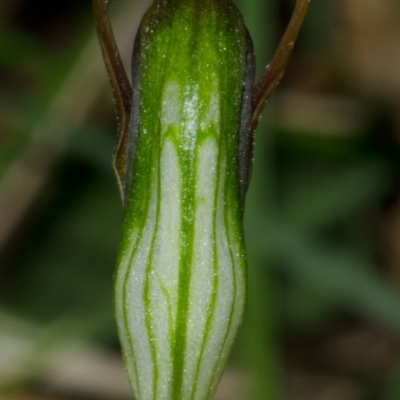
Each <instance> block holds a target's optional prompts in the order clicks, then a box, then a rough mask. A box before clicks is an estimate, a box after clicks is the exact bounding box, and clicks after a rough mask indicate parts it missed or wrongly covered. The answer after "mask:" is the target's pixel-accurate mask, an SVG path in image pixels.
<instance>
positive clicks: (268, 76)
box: [251, 0, 310, 133]
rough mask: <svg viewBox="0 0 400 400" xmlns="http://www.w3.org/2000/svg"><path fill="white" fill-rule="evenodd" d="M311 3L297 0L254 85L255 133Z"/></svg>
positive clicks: (253, 126)
mask: <svg viewBox="0 0 400 400" xmlns="http://www.w3.org/2000/svg"><path fill="white" fill-rule="evenodd" d="M309 3H310V0H297V1H296V5H295V8H294V11H293V14H292V17H291V19H290V22H289V24H288V27H287V28H286V31H285V34H284V35H283V37H282V39H281V41H280V43H279V46H278V48H277V50H276V51H275V54H274V56H273V57H272V60H271V62H270V63H269V64H268V65H267V67H266V69H265V72H264V75H263V76H262V77H261V79H260V80H259V81H258V83H257V84H256V85H255V86H254V89H253V100H252V113H253V116H252V122H251V131H252V132H253V133H254V131H255V130H256V128H257V124H258V121H259V120H260V117H261V113H262V111H263V110H264V107H265V105H266V104H267V101H268V99H269V97H270V96H271V94H272V92H273V91H274V89H275V88H276V86H277V85H278V84H279V82H280V80H281V78H282V75H283V73H284V71H285V68H286V65H287V63H288V61H289V58H290V55H291V54H292V50H293V46H294V43H295V42H296V39H297V36H298V34H299V30H300V28H301V25H302V24H303V21H304V17H305V15H306V12H307V8H308V5H309Z"/></svg>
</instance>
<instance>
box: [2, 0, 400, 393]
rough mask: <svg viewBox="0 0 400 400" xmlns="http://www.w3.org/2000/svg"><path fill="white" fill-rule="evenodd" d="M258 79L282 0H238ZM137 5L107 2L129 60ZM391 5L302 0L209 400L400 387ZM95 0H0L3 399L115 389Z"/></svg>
mask: <svg viewBox="0 0 400 400" xmlns="http://www.w3.org/2000/svg"><path fill="white" fill-rule="evenodd" d="M236 3H237V5H238V7H239V8H240V9H241V11H242V13H243V15H244V17H245V20H246V23H247V25H248V27H249V30H250V32H251V34H252V36H253V40H254V42H255V48H256V54H257V65H258V76H260V74H261V73H262V70H263V67H264V66H265V65H266V64H267V63H268V60H269V59H270V57H271V55H272V53H273V50H274V48H275V47H276V45H277V43H278V40H279V37H280V35H281V34H282V32H283V30H284V28H285V26H286V24H287V21H288V19H289V17H290V14H291V10H292V8H293V1H289V0H237V1H236ZM148 5H149V1H145V0H115V1H111V4H110V5H109V10H110V14H111V17H112V22H113V26H114V29H115V31H116V36H117V41H118V43H119V44H120V47H121V50H122V52H123V55H124V59H125V62H126V66H127V68H130V55H131V50H132V43H133V38H134V34H135V31H136V29H137V25H138V23H139V21H140V18H141V16H142V15H143V12H144V11H145V10H146V8H147V7H148ZM399 38H400V3H399V2H398V1H397V0H379V1H377V0H313V1H311V5H310V9H309V13H308V15H307V18H306V23H305V25H304V27H303V29H302V31H301V36H300V38H299V42H298V44H297V45H296V47H295V51H294V55H293V58H292V60H291V62H290V65H289V67H288V69H287V71H286V73H285V76H284V79H283V80H282V82H281V85H280V86H279V87H278V90H277V91H276V93H275V94H274V95H273V98H272V100H271V101H270V103H269V105H268V107H267V110H266V112H265V115H264V118H263V120H262V122H261V124H260V126H259V129H258V132H257V141H256V154H255V163H254V169H253V180H252V184H251V187H250V190H249V194H248V200H247V208H246V216H245V229H246V238H247V247H248V263H249V298H248V307H247V314H246V318H245V321H244V324H243V327H242V329H241V332H240V335H239V338H238V341H237V344H236V347H235V349H234V351H233V354H232V357H231V362H230V364H229V366H228V368H227V371H226V373H225V375H224V377H223V379H222V382H221V385H220V387H219V389H218V392H217V394H216V396H215V400H281V399H285V400H398V399H400V346H399V345H400V203H399V191H400V181H399V177H400V159H399V155H400V151H399V150H400V149H399V141H400V73H399V71H400V48H399ZM115 132H116V121H115V113H114V109H113V103H112V96H111V89H110V88H109V86H108V82H107V78H106V72H105V68H104V65H103V62H102V59H101V57H100V51H99V46H98V43H97V39H96V37H95V33H94V20H93V14H92V8H91V2H90V1H89V0H69V1H66V2H63V1H58V2H57V1H53V0H35V1H33V0H2V1H1V2H0V400H28V399H29V400H111V399H113V400H125V399H126V400H127V399H131V398H132V395H131V394H130V392H129V387H128V384H127V380H126V378H125V375H124V371H123V366H122V361H121V357H120V353H119V345H118V339H117V336H116V326H115V321H114V312H113V300H112V275H113V269H114V262H115V256H116V249H117V245H118V240H119V235H120V230H121V223H122V210H121V204H120V199H119V193H118V189H117V186H116V182H115V179H114V175H113V171H112V168H111V155H112V152H113V146H114V138H115Z"/></svg>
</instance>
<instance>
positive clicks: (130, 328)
mask: <svg viewBox="0 0 400 400" xmlns="http://www.w3.org/2000/svg"><path fill="white" fill-rule="evenodd" d="M247 35H248V34H247V31H246V28H245V27H244V25H243V21H242V18H241V16H240V14H239V13H238V11H237V10H236V8H235V7H234V6H233V4H232V3H231V2H230V1H227V0H203V1H201V2H199V1H198V0H180V1H178V0H156V1H155V2H154V3H153V5H152V6H151V8H150V9H149V11H148V12H147V13H146V15H145V16H144V18H143V21H142V25H141V28H140V36H139V40H137V45H138V46H139V47H138V48H137V50H136V52H135V53H136V54H137V57H138V59H137V60H136V63H135V65H137V66H138V69H137V70H136V71H135V74H136V76H137V78H138V81H139V86H138V88H137V89H138V90H139V92H138V96H137V98H136V99H134V105H133V107H134V112H133V113H132V114H133V115H134V116H135V117H136V118H137V117H138V116H139V117H140V119H139V121H133V122H132V135H134V137H133V139H134V143H135V146H134V154H133V155H132V156H133V158H132V182H131V184H130V185H127V187H130V194H129V198H128V204H127V209H126V215H125V222H124V230H123V236H122V241H121V247H120V252H119V257H118V265H117V272H116V279H115V303H116V309H117V320H118V327H119V335H120V338H121V345H122V349H123V354H124V359H125V362H126V366H127V374H128V377H129V380H130V383H131V386H132V389H133V391H134V393H135V395H136V397H137V399H138V400H208V399H210V398H211V396H212V395H213V393H214V391H215V389H216V386H217V384H218V382H219V379H220V376H221V374H222V371H223V368H224V365H225V363H226V359H227V357H228V355H229V351H230V348H231V346H232V344H233V341H234V338H235V336H236V332H237V329H238V327H239V325H240V323H241V318H242V313H243V309H244V303H245V297H246V287H245V286H246V265H245V251H244V241H243V231H242V220H241V218H242V210H241V204H240V202H241V198H240V190H241V187H240V165H239V143H240V137H239V136H240V123H241V121H240V116H241V111H242V101H243V96H244V93H243V91H244V81H245V73H246V55H247V52H248V48H247V46H248V36H247ZM247 95H248V93H247Z"/></svg>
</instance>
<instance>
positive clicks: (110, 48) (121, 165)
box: [93, 0, 133, 201]
mask: <svg viewBox="0 0 400 400" xmlns="http://www.w3.org/2000/svg"><path fill="white" fill-rule="evenodd" d="M107 2H108V1H107V0H93V7H94V15H95V20H96V27H97V35H98V37H99V42H100V47H101V51H102V54H103V59H104V63H105V65H106V69H107V74H108V78H109V80H110V83H111V87H112V91H113V97H114V102H115V107H116V110H117V118H118V136H117V144H116V147H115V151H114V157H113V166H114V170H115V173H116V175H117V181H118V186H119V189H120V192H121V197H122V200H123V201H124V185H125V176H126V168H127V148H128V132H129V123H130V114H131V104H132V95H133V91H132V87H131V84H130V83H129V80H128V76H127V74H126V71H125V68H124V66H123V63H122V60H121V56H120V54H119V50H118V47H117V44H116V42H115V38H114V34H113V31H112V28H111V24H110V20H109V18H108V14H107Z"/></svg>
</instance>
